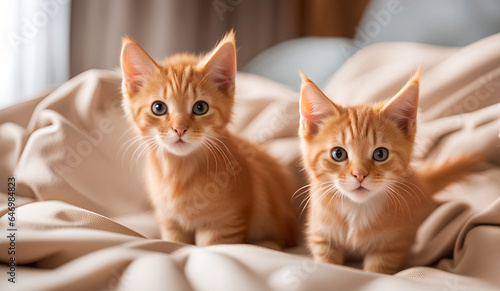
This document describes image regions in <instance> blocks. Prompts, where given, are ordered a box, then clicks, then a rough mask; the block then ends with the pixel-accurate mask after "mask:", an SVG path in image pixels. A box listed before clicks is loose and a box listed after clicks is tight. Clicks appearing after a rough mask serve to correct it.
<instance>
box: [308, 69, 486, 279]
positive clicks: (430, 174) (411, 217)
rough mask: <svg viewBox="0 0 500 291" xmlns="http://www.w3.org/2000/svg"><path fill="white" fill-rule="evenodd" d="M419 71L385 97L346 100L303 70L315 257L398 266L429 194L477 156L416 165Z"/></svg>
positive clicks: (460, 174) (375, 267)
mask: <svg viewBox="0 0 500 291" xmlns="http://www.w3.org/2000/svg"><path fill="white" fill-rule="evenodd" d="M419 77H420V69H419V70H418V72H417V73H416V74H415V75H414V76H413V78H411V79H410V80H409V81H408V82H407V84H406V85H405V86H404V87H403V88H402V89H401V90H400V91H399V93H397V94H396V95H395V96H394V97H393V98H392V99H391V100H390V101H389V102H387V103H384V104H379V105H374V106H369V105H359V106H351V107H342V106H340V105H337V104H334V103H333V102H332V101H330V99H328V97H326V96H325V95H324V94H323V93H322V92H321V90H320V89H319V88H318V87H317V86H316V85H315V84H314V83H313V82H312V81H311V80H309V79H308V78H307V77H305V76H304V75H302V87H301V96H300V113H301V123H300V129H299V134H300V136H301V137H302V141H303V161H304V166H305V169H306V172H307V173H308V176H309V180H310V183H311V184H309V185H310V192H309V195H310V198H309V199H310V201H309V209H308V217H307V229H306V240H307V244H308V247H309V249H310V251H311V252H312V254H313V256H314V258H315V259H316V260H318V261H321V262H328V263H333V264H342V263H343V261H344V258H345V257H355V258H364V262H363V263H364V270H367V271H372V272H379V273H387V274H393V273H395V272H397V271H398V270H399V269H400V267H401V266H402V264H403V262H404V259H405V258H406V257H407V255H408V253H409V250H410V248H411V246H412V244H413V243H414V240H415V235H416V231H417V228H418V226H419V224H420V222H421V219H422V214H423V213H424V209H426V208H427V210H429V208H430V207H431V206H432V201H431V196H432V195H433V194H434V193H436V192H438V191H440V190H442V189H444V188H445V187H446V186H447V185H449V184H450V183H453V182H455V181H459V180H460V179H462V178H464V177H465V176H466V175H467V174H468V173H469V171H470V170H471V168H473V167H474V166H475V165H476V163H477V162H478V161H479V160H478V157H475V156H472V155H471V156H469V155H467V156H460V157H458V158H457V159H455V160H452V161H448V162H447V163H445V164H443V165H441V166H439V167H436V168H433V167H425V168H423V169H420V170H419V171H416V170H415V169H413V168H412V167H411V165H410V162H411V159H412V151H413V144H414V139H415V133H416V116H417V108H418V94H419ZM427 210H426V211H427Z"/></svg>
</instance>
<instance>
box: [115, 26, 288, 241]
mask: <svg viewBox="0 0 500 291" xmlns="http://www.w3.org/2000/svg"><path fill="white" fill-rule="evenodd" d="M121 61H122V73H123V83H122V91H123V104H124V108H125V111H126V112H127V115H128V116H129V118H130V120H131V121H132V123H133V125H134V127H135V128H136V129H137V133H138V136H139V137H140V139H141V141H142V142H143V143H144V144H145V146H146V147H147V149H148V163H147V165H148V170H147V173H146V177H147V180H148V182H147V184H148V189H149V194H150V197H151V201H152V204H153V207H154V209H155V214H156V217H157V220H158V222H159V224H160V227H161V234H162V238H163V239H165V240H171V241H178V242H183V243H195V244H197V245H212V244H222V243H243V242H256V241H261V240H267V239H270V240H273V241H275V242H276V243H277V244H279V245H280V246H282V247H286V246H292V245H294V244H295V239H296V237H295V236H296V233H295V218H294V215H293V212H292V210H291V206H290V196H291V194H292V193H293V190H294V188H295V187H294V181H293V180H292V178H291V177H292V176H291V175H290V173H289V172H288V171H287V170H286V168H285V167H284V166H282V165H280V164H279V163H278V162H277V161H276V160H275V159H274V158H272V157H271V156H270V155H268V154H267V153H266V152H265V151H264V150H262V149H261V148H260V147H259V146H257V145H255V144H252V143H250V142H249V141H246V140H245V139H243V138H241V137H239V136H237V135H235V134H233V133H231V132H229V131H228V130H227V128H226V127H227V124H228V123H229V122H230V120H231V114H232V109H233V103H234V91H235V82H234V77H235V74H236V49H235V39H234V33H233V32H230V33H228V34H227V35H226V36H225V37H224V38H223V39H222V41H221V42H220V43H219V44H218V45H217V46H216V47H215V49H214V50H213V51H212V52H210V53H208V54H207V55H205V56H201V57H197V56H194V55H191V54H176V55H173V56H171V57H169V58H167V59H166V60H165V61H163V62H161V63H157V62H155V61H153V60H152V59H151V58H150V57H149V55H148V54H147V53H146V52H145V51H144V50H143V49H142V48H141V47H140V46H139V45H138V44H137V43H136V42H135V41H134V40H133V39H131V38H129V37H125V38H124V39H123V46H122V56H121ZM205 109H206V110H205Z"/></svg>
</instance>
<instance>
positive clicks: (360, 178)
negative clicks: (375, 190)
mask: <svg viewBox="0 0 500 291" xmlns="http://www.w3.org/2000/svg"><path fill="white" fill-rule="evenodd" d="M352 175H353V176H354V177H355V178H356V179H357V180H358V181H359V183H361V182H363V180H364V179H365V177H366V176H367V175H368V174H366V173H360V172H352Z"/></svg>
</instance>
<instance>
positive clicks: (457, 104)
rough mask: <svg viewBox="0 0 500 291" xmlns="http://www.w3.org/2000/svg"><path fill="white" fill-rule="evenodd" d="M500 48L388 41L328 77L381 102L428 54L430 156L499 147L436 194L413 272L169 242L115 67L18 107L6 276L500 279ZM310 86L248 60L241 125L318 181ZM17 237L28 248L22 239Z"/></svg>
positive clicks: (3, 203)
mask: <svg viewBox="0 0 500 291" xmlns="http://www.w3.org/2000/svg"><path fill="white" fill-rule="evenodd" d="M499 48H500V34H499V35H494V36H491V37H488V38H485V39H483V40H480V41H478V42H476V43H473V44H471V45H469V46H466V47H463V48H443V47H434V46H428V45H423V44H414V43H382V44H376V45H372V46H369V47H366V48H364V49H362V50H361V51H359V52H357V53H356V54H355V55H354V56H352V57H351V58H350V59H349V60H348V61H347V62H346V63H345V64H344V65H343V66H342V67H341V69H340V70H339V71H338V72H337V73H336V74H335V75H334V76H333V77H332V79H331V80H330V81H329V82H328V84H327V85H326V87H325V88H324V89H325V90H324V91H325V93H326V95H328V96H330V97H331V98H332V99H333V100H334V101H335V102H338V103H339V104H359V103H368V102H377V101H381V100H384V99H386V98H389V97H391V96H392V95H393V94H395V93H396V91H397V90H398V88H400V87H401V86H402V85H403V84H404V82H405V81H406V79H407V78H408V77H409V76H410V75H411V73H412V72H414V70H415V69H416V68H417V67H418V65H419V64H422V65H423V73H422V77H421V82H420V86H421V98H420V113H419V125H418V126H419V130H418V131H419V132H418V138H417V144H418V145H417V148H416V150H415V160H416V163H420V162H423V161H432V162H436V163H439V162H443V161H444V160H446V159H447V158H449V157H453V156H455V155H459V154H461V153H470V152H475V153H481V154H483V155H484V157H485V160H486V162H485V163H484V165H483V167H482V169H481V171H480V172H478V173H477V175H475V176H473V177H471V178H470V179H468V180H467V181H465V182H463V183H461V184H457V185H453V186H451V187H449V188H448V189H446V190H445V191H443V192H442V193H440V194H439V195H438V196H437V200H438V202H439V203H438V206H437V207H436V208H435V209H434V210H433V211H432V212H431V213H429V215H428V216H427V218H426V219H425V220H424V221H423V223H422V225H421V227H420V229H419V232H418V237H417V242H416V243H415V246H414V248H413V251H412V254H411V256H410V258H409V259H408V263H407V265H406V266H405V269H404V270H402V271H401V272H399V273H397V274H395V275H393V276H387V275H381V274H375V273H368V272H363V271H361V270H359V269H356V268H353V267H349V266H336V265H329V264H323V263H316V262H314V261H313V260H312V259H311V258H310V256H309V255H308V253H307V251H306V249H305V248H304V247H303V246H299V247H297V248H294V249H287V250H279V249H277V247H276V246H274V245H272V244H266V243H264V244H263V245H262V246H253V245H216V246H210V247H196V246H190V245H182V244H178V243H173V242H167V241H161V240H159V239H158V238H159V231H158V228H157V225H156V221H155V220H154V218H153V215H152V211H151V206H150V204H149V202H148V198H147V194H146V191H145V188H144V183H143V180H144V178H143V158H144V149H143V148H142V147H140V145H139V144H138V143H137V142H134V140H133V139H132V137H133V136H134V133H133V132H132V130H131V129H130V128H131V127H130V126H129V125H128V123H127V122H126V120H125V119H124V117H123V113H122V110H121V106H120V98H121V97H120V82H121V79H120V75H119V74H117V73H116V72H111V71H100V70H92V71H87V72H85V73H83V74H81V75H79V76H77V77H75V78H73V79H71V80H69V81H68V82H66V83H65V84H64V85H62V86H60V87H59V88H57V89H56V90H55V91H53V92H52V93H50V94H49V95H48V96H45V97H41V98H38V99H35V100H32V101H29V102H26V103H22V104H18V105H15V106H12V107H10V108H7V109H4V110H2V111H0V216H1V218H0V229H1V230H2V236H1V237H0V262H1V263H2V265H0V271H1V274H2V275H1V276H0V277H1V280H0V289H1V290H115V289H118V290H408V291H409V290H439V291H442V290H497V289H500V142H499V132H500V49H499ZM297 82H299V77H298V76H297ZM298 97H299V96H298V93H297V92H293V91H291V90H289V89H287V88H286V87H285V86H283V85H280V84H277V83H274V82H272V81H269V80H266V79H264V78H262V77H258V76H256V75H251V74H245V73H240V74H239V75H238V77H237V93H236V100H237V101H236V107H235V112H234V117H233V123H232V125H231V128H232V130H233V131H235V132H238V133H240V134H241V135H243V136H244V137H246V138H248V139H250V140H253V141H255V142H258V143H261V144H264V145H265V147H266V148H267V149H268V150H269V151H270V152H271V153H272V154H273V155H274V156H276V157H277V158H279V159H280V160H281V161H282V162H283V163H284V164H286V165H287V166H289V167H290V168H291V169H292V170H293V171H294V172H295V173H297V179H298V180H299V181H301V183H303V182H304V179H303V177H302V174H303V173H302V172H300V158H299V156H300V144H299V140H298V137H297V127H298V118H299V116H298ZM9 177H13V178H15V195H10V196H9V190H8V179H9ZM12 196H15V205H16V209H15V215H14V217H15V220H14V221H9V218H10V217H12V215H10V214H9V209H8V198H9V197H12ZM11 200H12V199H11ZM11 202H12V201H11ZM11 220H12V219H11ZM10 222H13V223H14V224H13V225H9V223H10ZM9 229H15V231H10V230H9ZM12 237H14V240H12ZM12 242H14V247H15V255H12V254H9V252H8V251H9V248H12V246H13V244H12ZM12 257H14V258H15V263H16V266H15V271H14V273H11V272H10V271H11V266H9V265H8V264H9V263H10V262H11V259H12ZM12 275H14V276H15V279H14V280H15V283H12V282H10V281H8V279H10V278H12Z"/></svg>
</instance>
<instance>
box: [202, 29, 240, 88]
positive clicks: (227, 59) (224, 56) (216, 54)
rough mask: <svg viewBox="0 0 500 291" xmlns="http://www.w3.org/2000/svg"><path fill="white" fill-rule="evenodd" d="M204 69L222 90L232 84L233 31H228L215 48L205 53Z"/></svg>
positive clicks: (234, 51)
mask: <svg viewBox="0 0 500 291" xmlns="http://www.w3.org/2000/svg"><path fill="white" fill-rule="evenodd" d="M204 69H205V70H206V71H207V73H208V74H209V76H210V78H211V79H212V81H213V82H214V83H215V84H217V87H218V88H219V89H220V90H222V91H224V90H226V89H227V88H229V87H230V86H232V85H234V77H235V76H236V47H235V39H234V31H232V30H231V31H230V32H228V33H227V34H226V35H225V36H224V38H223V39H222V40H221V41H220V42H219V44H218V45H217V46H216V47H215V49H214V50H213V51H212V52H210V53H209V54H207V57H206V60H205V61H204Z"/></svg>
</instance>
